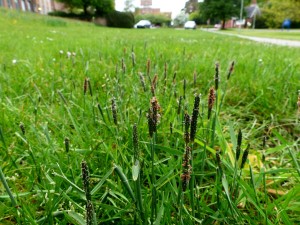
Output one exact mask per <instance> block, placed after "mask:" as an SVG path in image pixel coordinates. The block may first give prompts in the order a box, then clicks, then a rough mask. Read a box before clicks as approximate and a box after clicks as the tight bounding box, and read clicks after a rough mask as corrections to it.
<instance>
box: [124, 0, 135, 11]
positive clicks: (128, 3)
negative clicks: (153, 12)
mask: <svg viewBox="0 0 300 225" xmlns="http://www.w3.org/2000/svg"><path fill="white" fill-rule="evenodd" d="M124 5H125V7H124V11H125V12H133V11H134V4H133V0H125V3H124Z"/></svg>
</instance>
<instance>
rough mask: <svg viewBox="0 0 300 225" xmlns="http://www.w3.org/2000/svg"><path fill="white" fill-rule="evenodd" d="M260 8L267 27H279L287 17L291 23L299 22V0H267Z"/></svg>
mask: <svg viewBox="0 0 300 225" xmlns="http://www.w3.org/2000/svg"><path fill="white" fill-rule="evenodd" d="M261 10H262V17H263V18H264V19H265V22H266V25H267V26H268V27H272V28H278V27H281V24H282V22H283V20H284V19H287V18H288V19H290V20H291V21H292V23H293V22H300V14H299V11H300V1H297V0H285V1H282V0H269V1H268V2H267V3H265V4H264V5H263V6H262V8H261Z"/></svg>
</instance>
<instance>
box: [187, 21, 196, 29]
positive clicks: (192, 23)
mask: <svg viewBox="0 0 300 225" xmlns="http://www.w3.org/2000/svg"><path fill="white" fill-rule="evenodd" d="M196 27H197V24H196V22H195V21H187V22H186V23H185V24H184V29H196Z"/></svg>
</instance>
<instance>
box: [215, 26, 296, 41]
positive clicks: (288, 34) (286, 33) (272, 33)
mask: <svg viewBox="0 0 300 225" xmlns="http://www.w3.org/2000/svg"><path fill="white" fill-rule="evenodd" d="M221 32H225V33H231V34H236V35H245V36H251V37H263V38H275V39H284V40H293V41H300V30H299V29H297V30H296V29H290V30H279V29H278V30H265V29H254V30H253V29H228V30H225V31H221Z"/></svg>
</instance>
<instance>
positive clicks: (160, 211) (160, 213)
mask: <svg viewBox="0 0 300 225" xmlns="http://www.w3.org/2000/svg"><path fill="white" fill-rule="evenodd" d="M164 210H165V207H164V194H162V200H161V206H160V208H159V211H158V213H157V216H156V220H155V221H154V223H153V224H154V225H160V221H161V219H162V217H163V215H164Z"/></svg>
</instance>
